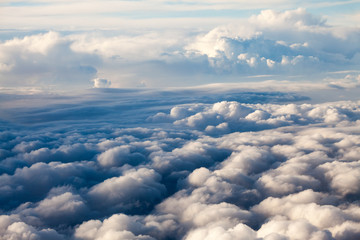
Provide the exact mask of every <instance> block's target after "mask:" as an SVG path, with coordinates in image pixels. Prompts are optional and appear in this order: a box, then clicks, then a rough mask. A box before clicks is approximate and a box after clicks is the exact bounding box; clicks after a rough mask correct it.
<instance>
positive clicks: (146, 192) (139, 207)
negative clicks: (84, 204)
mask: <svg viewBox="0 0 360 240" xmlns="http://www.w3.org/2000/svg"><path fill="white" fill-rule="evenodd" d="M160 180H161V176H160V175H159V174H158V173H156V172H155V171H154V170H152V169H146V168H140V169H138V170H129V171H127V172H125V173H124V175H123V176H120V177H113V178H110V179H107V180H105V181H104V182H102V183H99V184H97V185H95V186H93V187H92V188H91V189H90V190H89V192H88V194H87V195H88V198H89V201H90V204H91V205H92V206H93V207H94V208H96V209H99V210H101V211H104V212H117V211H124V212H143V211H146V210H147V209H151V207H152V206H153V205H154V204H155V203H156V202H159V201H161V200H162V198H164V196H165V194H166V188H165V186H164V185H162V184H161V183H160ZM134 189H136V191H134ZM105 209H106V210H105Z"/></svg>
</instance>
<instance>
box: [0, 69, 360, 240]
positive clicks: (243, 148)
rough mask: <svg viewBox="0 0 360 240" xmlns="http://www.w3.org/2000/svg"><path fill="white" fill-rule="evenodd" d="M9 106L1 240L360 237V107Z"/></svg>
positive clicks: (112, 102)
mask: <svg viewBox="0 0 360 240" xmlns="http://www.w3.org/2000/svg"><path fill="white" fill-rule="evenodd" d="M354 78H356V76H355V77H354ZM327 88H328V90H327V91H330V92H331V91H333V90H334V89H336V91H337V93H339V94H344V93H347V92H349V91H350V90H349V89H342V88H334V87H333V85H332V87H330V88H329V85H327ZM329 89H330V90H329ZM357 89H358V88H357ZM355 90H356V89H355ZM210 92H211V94H210ZM1 99H2V100H1V101H2V102H3V103H4V104H2V105H1V107H0V108H1V123H2V124H1V127H0V129H1V132H0V148H1V150H0V158H1V161H0V172H1V175H0V193H1V194H0V206H1V216H0V239H62V240H65V239H76V240H82V239H83V240H90V239H96V240H100V239H146V240H150V239H151V240H153V239H159V240H161V239H164V240H165V239H183V240H195V239H196V240H197V239H209V240H210V239H247V240H249V239H250V240H251V239H254V240H255V239H256V240H258V239H264V240H270V239H290V240H292V239H294V240H295V239H323V240H330V239H339V240H348V239H358V238H360V206H359V197H360V187H359V182H360V159H359V156H360V130H359V129H360V102H359V101H358V100H356V101H336V102H327V101H325V102H324V101H322V102H321V101H318V102H314V101H311V99H309V98H308V97H306V95H304V93H303V92H302V93H301V92H298V93H295V92H259V91H249V90H247V91H245V90H236V91H235V90H233V91H230V90H226V91H224V92H221V91H220V90H219V89H218V90H217V91H215V90H214V89H213V90H212V91H210V90H208V91H205V88H202V89H199V88H198V89H186V90H182V91H180V90H171V91H170V90H169V91H153V90H133V89H128V90H125V89H105V88H100V89H90V90H88V91H85V92H81V93H77V94H76V95H71V94H62V95H61V94H44V93H34V94H32V95H25V94H20V93H11V92H8V93H1Z"/></svg>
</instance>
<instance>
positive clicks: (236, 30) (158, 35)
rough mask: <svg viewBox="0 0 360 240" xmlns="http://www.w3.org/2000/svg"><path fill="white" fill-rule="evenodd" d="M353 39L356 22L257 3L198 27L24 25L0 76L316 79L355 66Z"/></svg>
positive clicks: (152, 81)
mask: <svg viewBox="0 0 360 240" xmlns="http://www.w3.org/2000/svg"><path fill="white" fill-rule="evenodd" d="M359 39H360V30H359V28H356V27H352V28H350V27H345V26H338V25H336V26H334V25H331V24H329V23H327V21H326V19H325V18H323V17H321V16H317V15H313V14H311V13H309V12H308V11H307V10H305V9H304V8H298V9H295V10H288V11H275V10H263V11H261V12H260V13H259V14H257V15H253V16H251V17H249V18H248V19H246V20H243V21H240V22H237V23H232V24H227V25H223V26H218V27H214V28H212V29H209V30H206V29H205V30H201V31H200V30H193V31H185V30H179V29H178V30H172V31H170V30H166V29H164V30H163V31H162V32H161V31H159V30H156V31H155V30H153V31H136V29H135V30H133V31H129V32H124V31H120V30H119V31H113V32H112V33H111V34H110V33H109V32H107V31H90V32H89V31H87V32H76V31H70V32H69V31H67V32H62V31H50V32H47V31H44V32H40V33H38V32H36V33H33V32H30V33H26V34H25V36H21V37H15V38H8V37H7V38H6V39H5V40H3V41H1V42H0V52H1V54H0V83H1V85H2V86H6V87H14V86H16V87H43V86H44V85H46V86H47V88H50V89H54V88H55V89H58V88H60V89H74V88H76V89H79V88H89V87H91V85H92V84H91V82H93V86H94V87H101V88H103V87H138V86H149V87H159V86H162V87H163V86H189V85H192V86H194V85H199V84H204V83H210V82H228V81H230V82H234V81H239V79H241V78H243V77H247V76H253V75H280V76H281V77H280V79H289V78H292V77H293V76H294V75H295V76H298V78H300V77H301V78H302V79H310V80H315V79H316V78H315V77H314V76H317V75H319V78H320V79H321V78H325V77H327V78H329V77H330V78H331V77H333V76H332V74H331V73H330V72H335V71H349V70H358V69H359V62H360V47H359V46H360V40H359ZM317 80H319V79H317ZM110 83H111V84H110ZM70 85H71V87H70ZM43 88H44V87H43Z"/></svg>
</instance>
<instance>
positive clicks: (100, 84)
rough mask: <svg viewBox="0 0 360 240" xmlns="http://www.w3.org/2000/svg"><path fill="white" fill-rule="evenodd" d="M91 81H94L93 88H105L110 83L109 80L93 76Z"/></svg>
mask: <svg viewBox="0 0 360 240" xmlns="http://www.w3.org/2000/svg"><path fill="white" fill-rule="evenodd" d="M92 81H93V82H94V88H107V87H110V85H111V81H109V80H107V79H104V78H94V79H93V80H92Z"/></svg>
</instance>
